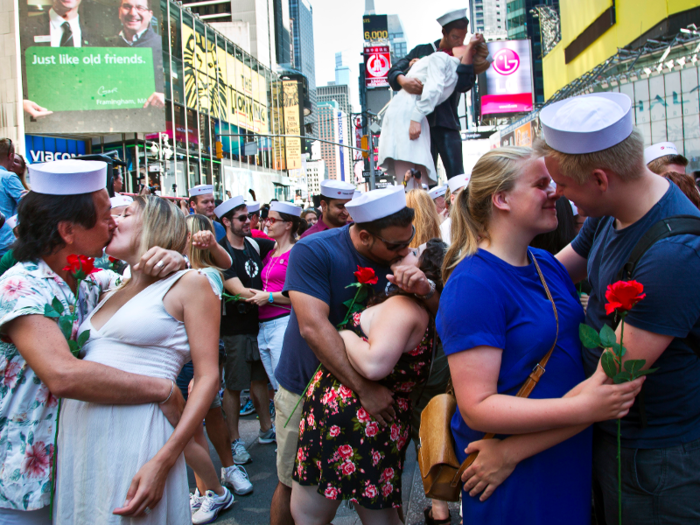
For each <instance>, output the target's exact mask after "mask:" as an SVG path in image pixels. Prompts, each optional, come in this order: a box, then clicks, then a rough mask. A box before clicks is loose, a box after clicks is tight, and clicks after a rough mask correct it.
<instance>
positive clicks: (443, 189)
mask: <svg viewBox="0 0 700 525" xmlns="http://www.w3.org/2000/svg"><path fill="white" fill-rule="evenodd" d="M445 193H447V186H435V187H434V188H433V189H432V190H430V191H429V192H428V196H429V197H430V198H431V199H433V200H435V199H437V198H438V197H442V196H443V195H444V194H445Z"/></svg>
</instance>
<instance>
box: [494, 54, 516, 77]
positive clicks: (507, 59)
mask: <svg viewBox="0 0 700 525" xmlns="http://www.w3.org/2000/svg"><path fill="white" fill-rule="evenodd" d="M518 67H520V57H519V56H518V54H517V53H516V52H515V51H513V50H512V49H501V50H500V51H498V52H497V53H496V54H495V55H494V57H493V68H494V69H495V70H496V72H497V73H499V74H501V75H512V74H513V73H515V72H516V71H517V70H518Z"/></svg>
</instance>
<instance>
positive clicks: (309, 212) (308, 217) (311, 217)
mask: <svg viewBox="0 0 700 525" xmlns="http://www.w3.org/2000/svg"><path fill="white" fill-rule="evenodd" d="M301 218H302V219H304V220H305V221H306V223H307V224H308V225H309V226H313V225H314V224H316V223H317V222H318V211H317V210H316V208H307V209H305V210H304V211H303V212H301Z"/></svg>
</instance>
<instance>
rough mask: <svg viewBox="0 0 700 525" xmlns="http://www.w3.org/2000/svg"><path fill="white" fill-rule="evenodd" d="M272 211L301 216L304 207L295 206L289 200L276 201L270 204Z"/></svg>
mask: <svg viewBox="0 0 700 525" xmlns="http://www.w3.org/2000/svg"><path fill="white" fill-rule="evenodd" d="M270 211H276V212H277V213H286V214H287V215H294V216H295V217H300V216H301V212H302V209H301V208H300V207H299V206H294V204H290V203H289V202H279V201H275V202H273V203H272V204H270Z"/></svg>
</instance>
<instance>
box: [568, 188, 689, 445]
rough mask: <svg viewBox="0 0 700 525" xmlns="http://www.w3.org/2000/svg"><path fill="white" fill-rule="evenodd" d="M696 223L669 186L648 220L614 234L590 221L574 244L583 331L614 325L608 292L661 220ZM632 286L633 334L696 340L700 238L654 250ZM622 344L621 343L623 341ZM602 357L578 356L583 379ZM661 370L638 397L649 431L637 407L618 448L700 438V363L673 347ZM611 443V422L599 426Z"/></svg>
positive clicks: (608, 220)
mask: <svg viewBox="0 0 700 525" xmlns="http://www.w3.org/2000/svg"><path fill="white" fill-rule="evenodd" d="M673 215H695V216H698V217H700V211H698V209H697V208H696V207H695V206H694V205H693V204H692V203H691V202H690V201H689V200H688V199H687V198H686V196H685V195H683V193H682V192H681V190H679V189H678V187H676V186H675V185H674V184H673V183H670V187H669V189H668V191H667V192H666V193H665V194H664V196H663V197H662V198H661V200H659V202H657V203H656V204H655V205H654V207H653V208H651V210H649V212H647V214H646V215H645V216H644V217H642V218H641V219H639V220H638V221H637V222H635V223H634V224H632V225H631V226H628V227H627V228H624V229H623V230H616V229H615V219H614V218H613V217H603V218H596V219H594V218H590V219H587V220H586V222H585V224H584V225H583V228H581V232H580V233H579V235H578V236H577V237H576V238H575V239H574V241H573V243H572V244H571V246H572V248H573V249H574V250H575V251H576V253H578V254H579V255H580V256H581V257H584V258H586V259H588V263H587V264H588V282H589V283H590V285H591V294H590V299H589V300H588V310H587V312H586V324H588V325H590V326H592V327H593V328H595V329H596V330H600V328H601V327H602V326H603V324H606V323H607V324H611V321H612V315H611V316H607V315H605V303H606V299H605V291H606V289H607V287H608V285H610V284H612V283H613V282H614V281H615V280H616V277H617V273H618V272H619V271H620V269H621V268H622V267H623V266H624V265H625V263H626V262H627V261H628V259H629V256H630V253H631V251H632V249H633V248H634V246H635V245H636V244H637V241H639V239H641V237H642V236H643V235H644V233H646V231H647V230H648V229H649V228H650V227H651V226H652V225H654V224H655V223H656V222H658V221H659V220H661V219H664V218H666V217H671V216H673ZM632 278H633V279H634V280H635V281H638V282H640V283H642V284H643V285H644V293H646V297H645V298H644V300H642V301H641V302H640V303H638V304H637V305H636V306H635V307H634V308H633V309H632V310H630V312H629V314H628V315H627V318H626V321H625V322H626V323H629V324H630V325H631V326H634V327H636V328H640V329H642V330H646V331H648V332H653V333H655V334H663V335H672V336H674V337H679V338H681V339H683V338H685V337H686V336H687V335H688V333H689V332H690V331H692V332H693V334H696V335H700V323H699V322H698V319H699V318H700V237H698V236H695V235H677V236H675V237H669V238H667V239H664V240H662V241H659V242H657V243H656V244H654V245H653V246H652V247H651V248H650V249H649V251H647V252H646V254H645V255H644V256H643V257H642V259H641V260H640V261H639V264H638V265H637V268H636V270H635V273H634V275H633V276H632ZM623 343H624V341H623ZM601 351H602V350H601V349H600V348H598V349H594V350H590V349H588V348H584V349H583V355H584V364H585V367H586V374H588V375H591V374H592V373H593V372H594V371H595V368H596V367H597V366H598V361H599V359H600V354H601ZM653 366H654V368H658V370H657V371H656V372H655V373H654V374H651V375H649V376H647V379H646V382H645V383H644V387H643V388H642V395H643V396H644V406H645V412H646V416H647V427H646V428H642V426H641V424H640V417H639V408H638V407H639V402H638V401H637V402H636V403H635V405H634V406H633V407H632V410H630V413H629V414H628V415H627V416H626V417H625V418H623V420H622V440H623V445H624V446H625V447H630V448H665V447H672V446H675V445H679V444H681V443H687V442H689V441H693V440H695V439H698V438H700V360H699V359H698V358H697V357H696V356H695V354H694V353H693V351H692V350H691V349H689V348H688V347H687V346H686V345H684V344H683V343H681V342H680V341H679V340H678V339H674V340H673V341H671V344H670V345H669V346H668V348H666V350H664V352H663V353H662V354H661V356H660V357H659V358H658V359H657V360H656V362H655V363H654V365H653ZM598 426H599V428H600V429H601V430H603V431H604V432H605V433H606V434H608V435H609V436H610V438H614V436H615V435H616V429H617V426H616V424H615V422H614V421H606V422H604V423H599V425H598Z"/></svg>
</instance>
